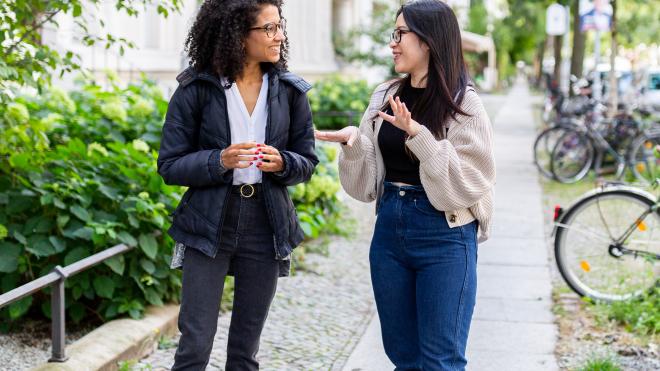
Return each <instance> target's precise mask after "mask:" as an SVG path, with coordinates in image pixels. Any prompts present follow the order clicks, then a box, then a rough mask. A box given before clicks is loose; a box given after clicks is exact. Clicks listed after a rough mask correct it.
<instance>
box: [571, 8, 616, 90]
mask: <svg viewBox="0 0 660 371" xmlns="http://www.w3.org/2000/svg"><path fill="white" fill-rule="evenodd" d="M611 24H612V6H611V5H610V3H609V0H580V31H582V32H585V31H589V30H595V31H596V40H595V42H594V83H593V89H592V91H593V97H594V99H595V100H596V101H600V99H601V98H602V91H603V89H602V84H601V81H600V72H599V71H598V63H599V62H600V33H601V32H602V31H609V29H610V27H611ZM610 73H615V72H614V66H612V70H611V71H610ZM612 89H616V87H612Z"/></svg>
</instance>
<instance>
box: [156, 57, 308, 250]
mask: <svg viewBox="0 0 660 371" xmlns="http://www.w3.org/2000/svg"><path fill="white" fill-rule="evenodd" d="M177 80H178V81H179V87H178V88H177V89H176V91H175V92H174V95H173V96H172V99H171V100H170V103H169V107H168V109H167V115H166V117H165V124H164V126H163V134H162V140H161V145H160V152H159V154H158V173H159V174H160V175H161V176H162V177H163V179H164V180H165V183H166V184H174V185H181V186H186V187H189V189H188V190H187V191H186V193H185V194H184V195H183V198H182V199H181V202H180V203H179V205H178V206H177V208H176V210H175V211H174V213H173V216H174V221H173V223H172V227H171V228H170V229H169V231H168V232H169V234H170V236H172V238H173V239H174V240H176V241H178V242H181V243H183V244H184V245H186V246H189V247H192V248H194V249H197V250H199V251H201V252H202V253H204V254H206V255H208V256H211V257H215V255H216V253H217V251H218V246H219V242H220V239H221V238H222V235H221V231H222V223H223V218H224V214H225V205H226V201H227V197H228V196H229V192H228V191H229V189H230V187H231V185H232V179H233V170H232V169H228V170H222V168H221V167H220V151H221V150H222V149H224V148H226V147H228V146H229V145H231V134H230V127H229V115H228V113H227V99H226V96H225V92H224V87H223V86H222V82H221V81H220V79H218V78H217V77H215V76H214V75H211V74H208V73H198V72H196V71H195V70H194V69H193V68H192V67H190V68H188V69H186V70H185V71H183V72H182V73H181V74H179V76H178V77H177ZM268 81H269V85H268V122H267V124H266V141H265V142H266V143H265V144H267V145H270V146H273V147H275V148H277V149H278V150H279V151H280V154H281V155H282V159H283V160H284V170H283V171H282V172H281V173H278V174H275V173H270V172H264V173H263V179H262V184H263V190H264V196H265V200H266V206H267V209H268V216H269V219H270V222H271V226H272V227H273V230H274V232H275V234H274V236H273V238H274V242H275V254H276V258H277V259H279V260H284V259H287V258H288V256H289V254H290V253H291V251H292V250H293V249H294V248H295V247H296V246H297V245H298V244H299V243H300V242H301V241H302V240H303V237H304V234H303V232H302V229H301V228H300V224H299V222H298V218H297V215H296V211H295V208H294V206H293V202H292V201H291V198H290V197H289V193H288V192H287V186H291V185H295V184H298V183H302V182H306V181H308V180H309V179H310V178H311V177H312V173H313V172H314V167H315V166H316V164H318V158H317V157H316V154H315V152H314V128H313V125H312V113H311V109H310V106H309V101H308V99H307V94H306V93H307V91H309V89H310V88H311V85H309V84H308V83H307V82H306V81H305V80H303V79H302V78H300V77H298V76H296V75H294V74H292V73H289V72H283V71H277V70H275V69H273V70H271V71H270V72H269V79H268Z"/></svg>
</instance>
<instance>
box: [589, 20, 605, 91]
mask: <svg viewBox="0 0 660 371" xmlns="http://www.w3.org/2000/svg"><path fill="white" fill-rule="evenodd" d="M598 63H600V30H599V29H598V28H596V40H595V42H594V84H593V92H592V94H593V97H594V99H595V100H596V102H600V99H601V95H602V94H601V92H602V90H603V89H602V88H601V82H600V72H598Z"/></svg>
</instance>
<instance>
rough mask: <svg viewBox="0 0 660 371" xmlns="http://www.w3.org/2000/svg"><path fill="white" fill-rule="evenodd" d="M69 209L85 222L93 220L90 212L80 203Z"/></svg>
mask: <svg viewBox="0 0 660 371" xmlns="http://www.w3.org/2000/svg"><path fill="white" fill-rule="evenodd" d="M69 210H70V211H71V213H73V215H75V216H76V217H78V219H80V220H82V221H83V222H89V221H90V220H91V216H90V215H89V212H87V210H85V209H83V208H82V207H81V206H80V205H73V206H71V207H70V208H69Z"/></svg>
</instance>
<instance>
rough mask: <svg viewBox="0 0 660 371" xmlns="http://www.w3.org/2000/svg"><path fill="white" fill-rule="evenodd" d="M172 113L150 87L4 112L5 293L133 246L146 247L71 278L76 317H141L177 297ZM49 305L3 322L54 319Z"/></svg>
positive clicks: (41, 302) (93, 92)
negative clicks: (165, 176) (160, 162)
mask: <svg viewBox="0 0 660 371" xmlns="http://www.w3.org/2000/svg"><path fill="white" fill-rule="evenodd" d="M166 107H167V102H166V101H165V100H164V99H163V97H162V95H161V94H160V92H159V91H158V89H157V88H156V87H155V85H154V84H153V83H151V82H149V81H146V80H145V81H142V82H141V83H139V84H136V85H131V86H129V87H127V88H119V87H117V86H115V85H113V86H112V87H111V88H110V90H103V89H101V88H100V87H99V86H97V85H94V84H90V83H87V84H85V85H84V86H82V87H81V88H80V89H79V90H78V91H76V92H73V93H71V95H69V94H67V93H66V92H64V91H61V90H59V89H51V90H50V91H48V92H47V93H45V94H44V95H42V96H39V97H35V96H22V97H19V98H17V99H16V100H15V102H13V103H12V104H10V105H8V107H7V109H6V110H5V111H4V112H0V113H1V114H0V117H3V118H4V120H2V121H0V129H2V134H1V135H0V155H2V157H1V158H0V205H2V208H0V232H4V233H0V262H1V263H0V272H1V273H2V275H1V276H0V287H1V288H2V291H3V292H4V291H8V290H11V289H13V288H15V287H16V286H19V285H21V284H23V283H25V282H26V281H30V280H33V279H35V278H38V277H40V276H42V275H45V274H47V273H48V272H50V271H51V270H52V269H53V267H54V266H56V265H63V266H64V265H69V264H71V263H73V262H75V261H78V260H80V259H83V258H85V257H87V256H90V255H92V254H94V253H97V252H99V251H101V250H104V249H107V248H108V247H110V246H112V245H114V244H118V243H125V244H127V245H130V246H136V247H138V248H137V249H135V250H133V251H131V252H129V253H126V254H124V255H122V256H118V257H115V258H112V259H110V260H108V261H106V262H105V263H104V264H103V265H101V266H97V267H95V268H93V269H91V270H88V271H85V272H82V273H80V274H77V275H75V276H73V277H70V278H68V279H67V281H66V289H67V302H66V307H67V313H68V315H69V317H70V318H71V319H72V320H74V321H75V322H77V321H80V320H81V319H83V318H85V317H86V316H87V315H89V314H91V313H94V314H95V315H96V316H97V317H100V318H101V319H110V318H114V317H116V316H119V315H122V314H128V315H130V316H132V317H138V316H140V315H141V313H142V311H143V309H144V307H145V305H147V304H155V305H160V304H162V303H163V301H170V300H176V298H178V295H179V289H180V286H181V282H180V274H178V273H177V272H175V271H172V270H170V269H169V268H168V262H169V256H170V254H171V245H172V241H171V240H170V239H169V237H167V236H166V234H165V233H163V232H164V231H165V229H166V228H167V227H168V224H169V220H168V214H169V212H170V211H171V210H172V209H173V207H174V205H175V204H176V202H177V200H178V199H179V198H180V195H181V191H182V190H181V189H180V188H179V187H171V186H166V185H165V184H164V183H163V181H162V179H161V178H160V176H159V175H158V174H157V172H156V163H155V159H156V156H157V151H156V150H157V147H158V136H157V134H156V133H159V131H160V127H161V126H162V118H163V114H164V112H165V110H166ZM128 112H130V113H131V114H128ZM138 138H142V139H138ZM47 294H48V290H43V291H42V292H39V293H37V294H35V295H33V296H30V297H27V298H25V299H23V300H21V301H18V302H16V303H14V304H12V305H10V306H9V307H8V308H7V310H6V311H3V314H2V316H3V317H4V318H5V319H6V318H9V319H16V318H19V317H21V316H22V315H24V314H25V313H27V312H28V310H29V309H30V308H39V309H41V311H42V312H43V314H44V315H46V316H48V315H49V305H50V303H49V296H48V295H47Z"/></svg>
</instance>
